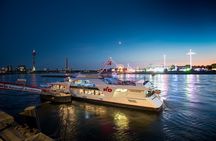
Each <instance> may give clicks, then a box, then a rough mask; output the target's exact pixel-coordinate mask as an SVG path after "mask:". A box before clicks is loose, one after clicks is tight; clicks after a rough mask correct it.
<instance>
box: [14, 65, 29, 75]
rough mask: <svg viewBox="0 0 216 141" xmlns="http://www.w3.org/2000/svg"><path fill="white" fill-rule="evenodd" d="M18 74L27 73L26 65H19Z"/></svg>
mask: <svg viewBox="0 0 216 141" xmlns="http://www.w3.org/2000/svg"><path fill="white" fill-rule="evenodd" d="M16 70H17V71H18V72H21V73H24V72H26V71H27V69H26V66H25V65H19V66H18V67H17V69H16Z"/></svg>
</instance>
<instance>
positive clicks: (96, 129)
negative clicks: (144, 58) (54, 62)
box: [0, 74, 216, 141]
mask: <svg viewBox="0 0 216 141" xmlns="http://www.w3.org/2000/svg"><path fill="white" fill-rule="evenodd" d="M143 77H145V79H146V80H147V79H148V80H150V81H151V82H153V83H154V86H155V87H157V88H159V89H160V90H161V91H162V93H161V96H162V97H163V99H165V102H166V108H165V109H164V111H163V112H161V113H160V114H157V113H152V112H148V111H138V110H131V109H124V108H117V107H112V106H102V105H97V104H90V103H85V102H78V101H73V102H72V103H69V104H60V105H57V104H45V105H43V106H41V107H40V108H38V110H37V113H38V121H39V123H38V128H39V129H40V130H41V131H42V132H43V133H45V134H47V135H49V136H50V137H52V138H54V139H56V140H74V141H88V140H89V141H95V140H107V141H109V140H114V141H144V140H146V141H148V140H154V141H155V140H177V141H197V140H212V141H213V140H214V141H215V140H216V75H155V76H150V75H121V76H119V78H120V79H127V80H139V79H143ZM17 78H26V79H27V80H28V83H29V84H31V85H35V86H37V85H39V84H45V83H47V82H53V81H59V80H63V79H62V78H45V77H41V76H40V75H36V74H32V75H5V76H4V75H1V76H0V81H12V82H13V81H16V79H17ZM40 104H41V101H40V97H39V96H38V95H35V94H31V93H26V92H15V91H5V90H0V109H1V110H4V111H6V112H8V113H9V114H12V115H14V116H15V117H16V115H17V114H18V113H19V112H22V111H23V109H24V108H25V107H27V106H30V105H40Z"/></svg>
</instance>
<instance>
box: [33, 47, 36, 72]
mask: <svg viewBox="0 0 216 141" xmlns="http://www.w3.org/2000/svg"><path fill="white" fill-rule="evenodd" d="M35 57H36V51H35V50H33V51H32V71H33V72H34V71H36V68H35Z"/></svg>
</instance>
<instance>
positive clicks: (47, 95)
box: [0, 82, 71, 103]
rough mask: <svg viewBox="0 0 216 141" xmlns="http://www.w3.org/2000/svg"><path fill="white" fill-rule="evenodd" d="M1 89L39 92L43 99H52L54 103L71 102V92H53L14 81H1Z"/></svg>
mask: <svg viewBox="0 0 216 141" xmlns="http://www.w3.org/2000/svg"><path fill="white" fill-rule="evenodd" d="M0 89H3V90H13V91H21V92H29V93H34V94H39V95H40V97H41V99H42V100H45V101H51V102H54V103H68V102H71V94H65V93H62V92H53V91H50V90H47V89H45V88H39V87H33V86H30V85H22V84H17V83H12V82H0Z"/></svg>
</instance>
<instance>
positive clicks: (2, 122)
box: [0, 111, 53, 141]
mask: <svg viewBox="0 0 216 141" xmlns="http://www.w3.org/2000/svg"><path fill="white" fill-rule="evenodd" d="M0 140H4V141H23V140H25V141H53V139H51V138H50V137H48V136H46V135H45V134H43V133H41V132H40V131H39V130H37V129H35V128H31V127H29V126H28V125H27V124H23V125H20V124H18V123H17V122H16V121H15V120H14V117H12V116H11V115H9V114H7V113H5V112H3V111H0Z"/></svg>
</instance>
